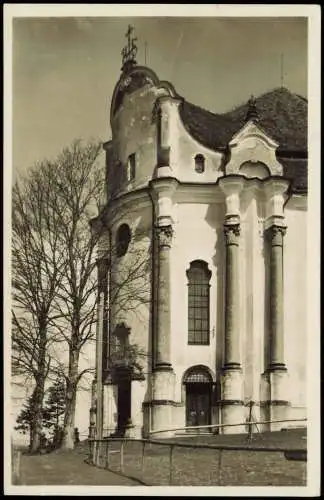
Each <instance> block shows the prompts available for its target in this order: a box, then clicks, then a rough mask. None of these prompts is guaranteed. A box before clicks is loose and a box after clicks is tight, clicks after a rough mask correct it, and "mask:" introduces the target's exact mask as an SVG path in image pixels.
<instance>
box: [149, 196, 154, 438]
mask: <svg viewBox="0 0 324 500" xmlns="http://www.w3.org/2000/svg"><path fill="white" fill-rule="evenodd" d="M148 195H149V198H150V200H151V203H152V232H151V234H152V244H151V332H150V335H151V369H150V373H149V376H150V398H152V397H153V390H152V373H153V368H154V363H155V343H154V332H155V317H156V314H155V311H156V287H155V284H156V266H155V254H156V242H155V218H156V214H155V205H154V200H153V197H152V193H151V189H150V187H149V190H148ZM148 408H149V434H150V431H151V417H152V413H151V405H149V407H148Z"/></svg>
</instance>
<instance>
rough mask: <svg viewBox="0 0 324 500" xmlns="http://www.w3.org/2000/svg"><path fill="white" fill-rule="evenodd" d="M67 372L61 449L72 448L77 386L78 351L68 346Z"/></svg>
mask: <svg viewBox="0 0 324 500" xmlns="http://www.w3.org/2000/svg"><path fill="white" fill-rule="evenodd" d="M69 355H70V359H69V374H68V380H67V384H66V397H65V413H64V424H63V439H62V443H61V449H62V450H73V449H74V427H75V408H76V395H77V387H78V368H79V352H75V351H74V350H73V348H72V347H71V348H70V353H69Z"/></svg>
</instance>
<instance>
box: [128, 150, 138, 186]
mask: <svg viewBox="0 0 324 500" xmlns="http://www.w3.org/2000/svg"><path fill="white" fill-rule="evenodd" d="M135 177H136V155H135V153H132V154H131V155H129V157H128V164H127V180H128V181H133V180H134V179H135Z"/></svg>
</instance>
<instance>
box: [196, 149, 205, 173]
mask: <svg viewBox="0 0 324 500" xmlns="http://www.w3.org/2000/svg"><path fill="white" fill-rule="evenodd" d="M195 170H196V172H197V173H198V174H202V173H203V172H204V171H205V158H204V156H203V155H201V154H198V155H196V156H195Z"/></svg>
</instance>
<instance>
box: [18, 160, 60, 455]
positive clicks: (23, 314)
mask: <svg viewBox="0 0 324 500" xmlns="http://www.w3.org/2000/svg"><path fill="white" fill-rule="evenodd" d="M49 171H50V165H49V164H48V163H47V162H44V163H42V164H40V165H38V166H37V167H36V168H35V169H33V170H31V171H30V172H29V174H28V177H27V178H25V179H20V180H18V181H17V182H16V184H15V185H14V187H13V200H12V269H13V278H12V290H13V310H12V373H13V375H14V376H15V375H18V376H20V377H21V376H25V377H27V378H29V379H30V378H31V379H33V381H34V392H33V398H32V415H33V418H32V422H31V433H30V437H31V438H30V450H31V452H35V451H37V450H38V448H39V444H40V434H41V422H42V404H43V399H44V391H45V381H46V377H47V375H48V372H49V368H50V362H51V358H50V355H49V346H50V343H51V336H50V334H49V329H50V322H51V321H52V320H53V319H54V317H53V316H52V315H51V307H52V304H53V301H54V297H55V294H56V292H57V290H58V284H59V282H60V279H61V278H62V276H63V272H64V265H65V263H64V261H63V260H62V256H61V252H60V248H59V242H58V226H57V223H58V221H57V218H56V217H55V211H54V210H53V193H51V192H50V186H49V185H48V183H47V182H46V178H47V174H48V172H49Z"/></svg>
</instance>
